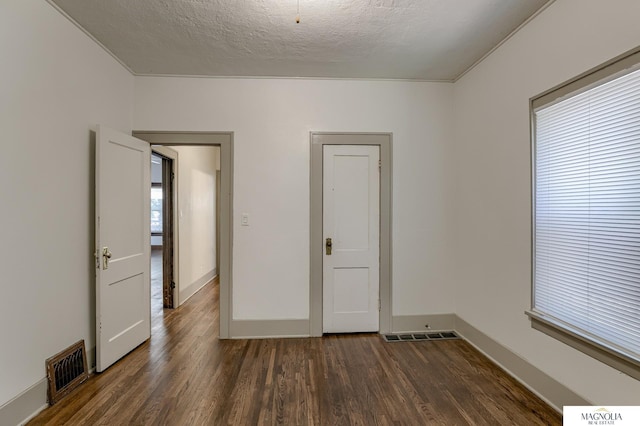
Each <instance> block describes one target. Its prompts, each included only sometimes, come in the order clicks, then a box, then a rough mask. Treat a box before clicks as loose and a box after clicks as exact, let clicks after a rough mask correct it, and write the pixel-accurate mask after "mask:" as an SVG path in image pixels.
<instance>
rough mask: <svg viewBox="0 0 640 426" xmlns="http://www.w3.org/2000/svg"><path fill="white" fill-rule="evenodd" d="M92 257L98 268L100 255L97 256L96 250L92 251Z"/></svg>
mask: <svg viewBox="0 0 640 426" xmlns="http://www.w3.org/2000/svg"><path fill="white" fill-rule="evenodd" d="M93 258H94V259H95V261H96V269H100V256H98V250H96V251H94V252H93Z"/></svg>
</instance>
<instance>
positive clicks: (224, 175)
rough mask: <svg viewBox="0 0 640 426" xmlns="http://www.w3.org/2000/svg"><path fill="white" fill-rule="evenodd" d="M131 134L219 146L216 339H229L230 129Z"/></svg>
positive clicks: (167, 142) (174, 142)
mask: <svg viewBox="0 0 640 426" xmlns="http://www.w3.org/2000/svg"><path fill="white" fill-rule="evenodd" d="M133 136H135V137H136V138H138V139H142V140H144V141H147V142H149V143H150V144H151V145H169V146H170V145H175V146H180V145H192V146H197V145H205V146H206V145H214V146H219V147H220V187H221V195H220V235H219V236H218V238H219V239H220V264H219V265H218V277H219V280H220V338H221V339H229V338H230V337H231V336H230V324H231V319H232V318H233V311H232V309H233V300H232V296H233V291H232V290H233V268H232V266H233V136H234V135H233V132H178V131H148V130H134V131H133ZM176 216H179V215H176Z"/></svg>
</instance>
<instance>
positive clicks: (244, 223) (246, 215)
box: [240, 213, 249, 226]
mask: <svg viewBox="0 0 640 426" xmlns="http://www.w3.org/2000/svg"><path fill="white" fill-rule="evenodd" d="M240 225H242V226H249V213H242V215H241V216H240Z"/></svg>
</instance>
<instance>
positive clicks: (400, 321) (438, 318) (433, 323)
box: [391, 314, 456, 333]
mask: <svg viewBox="0 0 640 426" xmlns="http://www.w3.org/2000/svg"><path fill="white" fill-rule="evenodd" d="M455 323H456V315H455V314H433V315H398V316H393V317H392V318H391V332H392V333H409V332H421V333H425V332H428V331H452V330H453V329H454V327H455ZM427 325H428V326H429V327H427Z"/></svg>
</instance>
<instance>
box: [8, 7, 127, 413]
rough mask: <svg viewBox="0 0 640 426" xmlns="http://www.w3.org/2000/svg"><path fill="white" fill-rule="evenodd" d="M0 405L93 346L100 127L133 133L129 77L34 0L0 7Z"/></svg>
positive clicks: (79, 32)
mask: <svg viewBox="0 0 640 426" xmlns="http://www.w3.org/2000/svg"><path fill="white" fill-rule="evenodd" d="M0 57H1V58H2V66H0V129H2V155H0V194H1V195H0V198H1V199H2V208H1V209H0V218H1V220H2V224H3V225H2V230H1V231H0V234H1V237H0V241H2V243H1V244H0V270H2V280H1V281H0V289H1V291H2V295H3V301H2V307H1V308H0V324H2V326H1V327H0V342H2V349H1V350H0V405H2V404H3V403H5V402H7V401H8V400H9V399H11V398H12V397H14V396H16V395H17V394H19V393H20V392H22V391H24V390H25V389H27V388H28V387H30V386H32V385H34V384H35V383H36V382H38V381H39V380H41V379H43V378H44V377H45V367H44V362H45V359H46V358H48V357H49V356H51V355H53V354H55V353H56V352H58V351H60V350H62V349H64V348H65V347H67V346H69V345H71V344H72V343H75V342H76V341H77V340H79V339H85V342H86V345H87V348H88V349H90V348H91V347H93V346H94V345H95V338H94V337H95V332H94V329H95V311H94V309H93V299H94V278H93V276H94V271H93V269H92V259H93V255H92V250H93V221H94V219H93V209H92V197H93V177H92V176H93V169H92V166H91V164H92V163H93V152H94V150H93V148H92V144H91V143H90V130H91V129H93V128H94V126H95V125H96V124H97V123H102V124H105V125H107V126H110V127H113V128H116V129H120V130H122V131H124V132H130V131H131V105H132V95H133V77H132V76H131V75H130V74H129V73H128V72H127V71H126V70H125V69H124V68H122V67H121V66H120V65H119V64H118V63H117V62H116V61H114V60H113V58H111V57H110V56H109V55H108V54H106V53H105V52H104V51H103V50H102V49H101V48H100V47H98V46H97V45H96V44H95V43H94V42H93V41H91V40H90V39H89V38H87V37H86V36H85V35H84V34H83V33H82V32H81V31H80V30H78V29H77V28H76V27H74V26H73V25H71V24H70V23H69V21H68V20H67V19H65V18H64V17H63V16H62V15H60V14H59V13H58V12H56V11H55V10H54V9H53V8H52V7H51V6H50V5H48V4H47V3H46V2H44V1H41V0H2V1H1V2H0Z"/></svg>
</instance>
